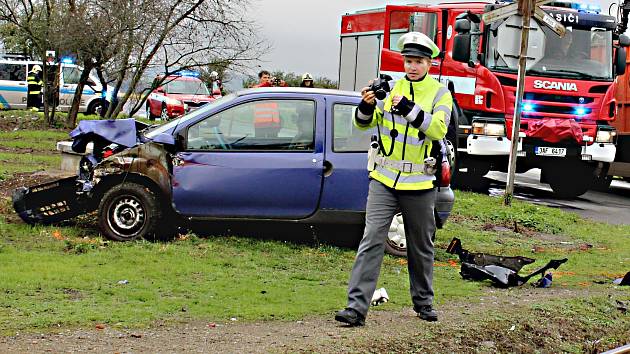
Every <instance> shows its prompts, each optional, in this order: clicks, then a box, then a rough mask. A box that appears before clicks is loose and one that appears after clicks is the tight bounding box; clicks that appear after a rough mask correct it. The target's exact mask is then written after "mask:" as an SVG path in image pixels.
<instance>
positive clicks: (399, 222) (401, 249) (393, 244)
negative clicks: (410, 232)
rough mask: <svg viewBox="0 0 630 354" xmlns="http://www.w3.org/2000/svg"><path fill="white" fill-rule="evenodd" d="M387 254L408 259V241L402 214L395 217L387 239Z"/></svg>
mask: <svg viewBox="0 0 630 354" xmlns="http://www.w3.org/2000/svg"><path fill="white" fill-rule="evenodd" d="M385 252H387V253H389V254H391V255H393V256H398V257H407V239H406V236H405V226H404V223H403V217H402V214H401V213H397V214H396V215H394V218H393V219H392V223H391V225H390V226H389V232H388V233H387V238H386V239H385Z"/></svg>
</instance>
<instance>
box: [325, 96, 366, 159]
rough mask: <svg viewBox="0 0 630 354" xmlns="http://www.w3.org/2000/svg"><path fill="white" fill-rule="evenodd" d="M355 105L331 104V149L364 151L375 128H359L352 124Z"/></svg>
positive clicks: (337, 150)
mask: <svg viewBox="0 0 630 354" xmlns="http://www.w3.org/2000/svg"><path fill="white" fill-rule="evenodd" d="M356 109H357V106H356V105H350V104H336V105H334V106H333V136H334V139H333V151H335V152H365V151H367V149H368V147H369V145H370V138H371V137H372V135H373V134H376V129H367V130H361V129H359V128H357V127H356V126H355V125H354V124H353V121H354V112H355V111H356Z"/></svg>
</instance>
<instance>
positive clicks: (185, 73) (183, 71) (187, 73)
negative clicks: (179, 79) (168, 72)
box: [173, 70, 201, 77]
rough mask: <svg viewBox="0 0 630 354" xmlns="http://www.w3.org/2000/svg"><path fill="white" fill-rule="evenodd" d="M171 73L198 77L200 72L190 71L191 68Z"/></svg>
mask: <svg viewBox="0 0 630 354" xmlns="http://www.w3.org/2000/svg"><path fill="white" fill-rule="evenodd" d="M173 75H177V76H186V77H199V76H201V74H199V73H198V72H196V71H192V70H182V71H178V72H176V73H174V74H173Z"/></svg>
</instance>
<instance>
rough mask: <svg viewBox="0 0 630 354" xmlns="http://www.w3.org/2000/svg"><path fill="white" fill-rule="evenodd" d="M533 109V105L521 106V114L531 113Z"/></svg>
mask: <svg viewBox="0 0 630 354" xmlns="http://www.w3.org/2000/svg"><path fill="white" fill-rule="evenodd" d="M535 108H536V107H534V105H533V104H531V103H525V104H523V112H533V111H534V109H535Z"/></svg>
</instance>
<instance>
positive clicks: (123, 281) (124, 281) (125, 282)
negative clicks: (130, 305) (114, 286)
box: [118, 279, 129, 285]
mask: <svg viewBox="0 0 630 354" xmlns="http://www.w3.org/2000/svg"><path fill="white" fill-rule="evenodd" d="M118 284H120V285H126V284H129V280H127V279H125V280H119V281H118Z"/></svg>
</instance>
